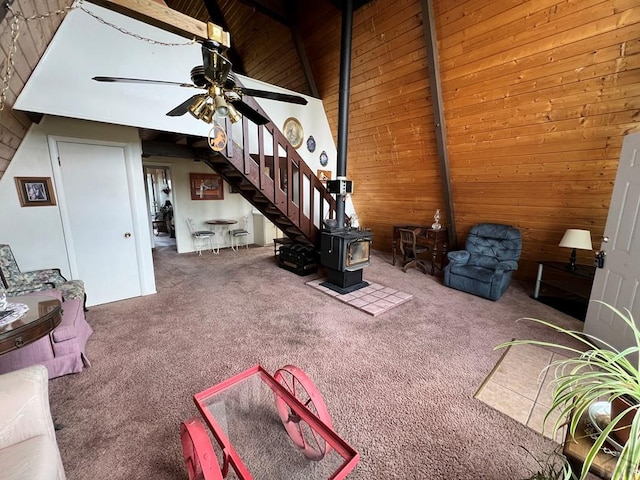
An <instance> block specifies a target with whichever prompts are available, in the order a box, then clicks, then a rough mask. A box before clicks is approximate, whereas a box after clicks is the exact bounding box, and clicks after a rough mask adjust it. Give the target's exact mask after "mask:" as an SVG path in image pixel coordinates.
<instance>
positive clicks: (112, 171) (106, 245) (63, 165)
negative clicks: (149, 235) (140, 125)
mask: <svg viewBox="0 0 640 480" xmlns="http://www.w3.org/2000/svg"><path fill="white" fill-rule="evenodd" d="M49 145H50V150H51V159H52V167H53V172H54V178H55V182H56V188H57V190H58V200H59V204H60V211H61V216H62V223H63V229H64V235H65V242H66V244H67V254H68V256H69V266H70V269H71V274H72V276H73V278H80V279H82V280H83V281H84V284H85V289H86V292H87V305H88V306H91V305H100V304H103V303H109V302H114V301H117V300H122V299H125V298H131V297H137V296H140V295H142V292H143V279H142V276H141V268H142V266H141V265H142V262H143V258H142V252H141V251H140V250H139V249H140V248H141V244H142V242H143V241H144V239H143V238H142V237H144V236H143V235H138V234H137V229H138V227H137V225H136V221H135V220H134V212H133V211H132V197H133V193H132V190H131V189H130V184H131V182H130V181H129V180H130V175H129V172H130V171H131V168H130V158H131V157H130V155H128V154H127V150H126V145H124V144H123V145H120V144H116V143H110V142H101V143H98V142H91V143H89V142H88V141H83V140H74V139H69V140H66V139H63V138H56V137H49ZM143 228H144V227H143ZM97 252H99V254H96V253H97Z"/></svg>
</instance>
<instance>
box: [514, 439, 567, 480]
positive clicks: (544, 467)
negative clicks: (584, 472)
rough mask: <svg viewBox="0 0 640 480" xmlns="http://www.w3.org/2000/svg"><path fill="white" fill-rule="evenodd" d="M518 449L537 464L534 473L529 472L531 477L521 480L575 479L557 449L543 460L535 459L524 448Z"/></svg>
mask: <svg viewBox="0 0 640 480" xmlns="http://www.w3.org/2000/svg"><path fill="white" fill-rule="evenodd" d="M520 448H522V449H523V450H524V451H525V452H526V453H527V455H529V456H530V457H531V458H533V459H534V460H535V462H536V464H537V468H536V469H535V471H534V472H531V475H529V476H528V477H527V478H523V479H522V480H569V479H574V478H575V476H574V475H573V474H572V473H571V467H570V466H569V463H568V462H567V460H566V458H564V456H563V455H562V454H561V453H559V452H558V448H557V449H556V450H554V451H553V452H551V453H548V454H547V457H546V458H545V459H543V460H539V459H538V458H536V456H535V455H534V454H533V453H531V452H530V451H529V450H527V449H526V448H525V447H523V446H520Z"/></svg>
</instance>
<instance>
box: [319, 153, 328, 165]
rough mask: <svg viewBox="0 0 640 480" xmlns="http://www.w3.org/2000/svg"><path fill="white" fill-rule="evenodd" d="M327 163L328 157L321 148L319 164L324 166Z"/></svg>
mask: <svg viewBox="0 0 640 480" xmlns="http://www.w3.org/2000/svg"><path fill="white" fill-rule="evenodd" d="M327 163H329V157H328V156H327V152H325V151H324V150H323V151H322V153H321V154H320V165H322V166H323V167H326V166H327Z"/></svg>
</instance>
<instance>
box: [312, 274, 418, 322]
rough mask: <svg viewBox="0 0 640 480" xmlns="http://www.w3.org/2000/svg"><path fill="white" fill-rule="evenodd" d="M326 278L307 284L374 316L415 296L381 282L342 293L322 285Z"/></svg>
mask: <svg viewBox="0 0 640 480" xmlns="http://www.w3.org/2000/svg"><path fill="white" fill-rule="evenodd" d="M325 280H326V279H325V278H317V279H315V280H311V281H310V282H306V284H307V285H309V286H310V287H312V288H315V289H316V290H319V291H321V292H323V293H325V294H327V295H329V296H331V297H334V298H336V299H338V300H340V301H341V302H344V303H346V304H348V305H351V306H352V307H355V308H357V309H358V310H362V311H363V312H366V313H368V314H369V315H373V316H374V317H376V316H378V315H380V314H382V313H384V312H386V311H387V310H390V309H392V308H393V307H397V306H398V305H400V304H402V303H405V302H408V301H409V300H411V299H412V298H413V295H411V294H410V293H406V292H402V291H400V290H396V289H395V288H390V287H385V286H384V285H380V284H379V283H369V285H368V286H367V287H363V288H361V289H359V290H356V291H354V292H351V293H345V294H340V293H338V292H335V291H333V290H331V289H330V288H327V287H324V286H322V285H320V284H321V283H322V282H324V281H325Z"/></svg>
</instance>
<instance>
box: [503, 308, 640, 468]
mask: <svg viewBox="0 0 640 480" xmlns="http://www.w3.org/2000/svg"><path fill="white" fill-rule="evenodd" d="M599 303H601V304H602V305H604V306H605V307H607V308H609V309H611V310H612V311H613V312H614V313H615V314H616V316H617V317H618V318H619V319H621V320H622V321H623V322H624V323H625V324H626V326H627V327H628V329H629V331H630V332H631V333H632V335H633V340H634V342H633V343H634V344H633V346H631V347H629V348H627V349H626V350H624V351H622V352H619V351H618V350H616V349H615V348H614V347H612V346H610V345H608V344H607V343H606V342H603V341H602V340H600V339H598V338H595V337H592V336H589V335H586V334H584V333H582V332H577V331H574V330H567V329H564V328H562V327H559V326H557V325H553V324H551V323H549V322H545V321H543V320H538V319H534V318H527V319H523V320H530V321H533V322H536V323H539V324H541V325H545V326H547V327H549V328H552V329H554V330H556V331H557V332H560V333H562V334H565V335H568V336H569V337H572V338H574V339H576V340H578V341H579V342H580V343H582V344H583V345H584V346H585V347H586V350H585V351H582V350H579V349H577V348H574V347H569V346H566V345H562V344H558V343H552V342H545V341H540V340H513V341H511V342H506V343H503V344H501V345H498V346H497V347H496V348H503V347H507V346H511V345H524V344H527V345H539V346H542V347H553V348H559V349H562V350H564V351H567V352H570V353H571V354H572V355H573V357H572V358H569V359H567V360H561V361H557V362H554V363H552V364H551V365H550V367H551V368H554V369H555V380H554V381H555V389H554V393H553V401H552V405H551V407H549V410H548V411H547V414H546V415H545V422H546V420H547V419H548V418H549V417H550V415H551V414H552V413H553V412H558V413H559V414H560V415H559V416H558V420H556V422H555V424H554V426H553V430H554V434H555V433H556V432H557V431H558V429H559V428H561V427H562V425H563V422H564V421H565V420H564V419H565V418H571V422H570V424H569V431H570V433H571V435H575V433H576V428H577V427H578V422H579V420H580V417H582V415H583V414H584V413H585V412H587V410H588V409H589V407H590V406H591V404H592V403H593V402H595V401H597V400H599V399H600V400H601V399H603V398H605V399H606V398H608V399H609V401H610V402H617V399H620V398H624V399H625V400H626V402H627V403H626V404H625V405H624V407H623V408H622V410H621V411H620V412H619V413H615V412H614V411H612V413H611V421H610V422H609V424H608V425H607V426H606V427H605V428H603V430H602V433H601V434H600V436H599V437H598V438H597V440H595V441H594V443H593V445H592V447H591V449H590V450H589V452H588V454H587V455H586V458H585V460H584V463H583V467H582V471H581V472H580V477H579V478H580V480H584V479H586V477H587V474H588V472H589V468H590V466H591V464H592V463H593V461H594V459H595V456H596V454H597V453H598V451H599V450H600V448H601V447H602V445H603V444H604V442H605V441H606V439H607V437H608V436H609V435H611V434H612V433H613V432H614V431H617V430H621V429H625V428H627V427H629V430H628V433H629V439H628V440H627V441H626V443H624V445H623V448H622V451H621V452H620V456H619V457H618V461H617V464H616V467H615V469H614V472H613V476H612V479H613V480H632V479H633V480H637V479H639V478H640V474H639V473H638V469H639V467H640V415H635V412H636V411H637V410H638V408H639V406H640V372H639V369H640V366H639V365H638V355H639V353H640V330H639V329H638V327H636V324H635V323H634V320H633V316H632V315H631V312H630V311H629V310H628V309H625V310H624V312H622V311H620V310H618V309H617V308H615V307H612V306H611V305H608V304H606V303H604V302H599ZM597 344H600V345H603V346H602V347H600V346H598V345H597ZM631 358H634V362H635V363H632V360H631ZM629 417H631V419H630V425H629ZM625 422H626V423H625ZM574 473H576V474H577V473H578V472H574ZM566 478H569V477H566Z"/></svg>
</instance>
